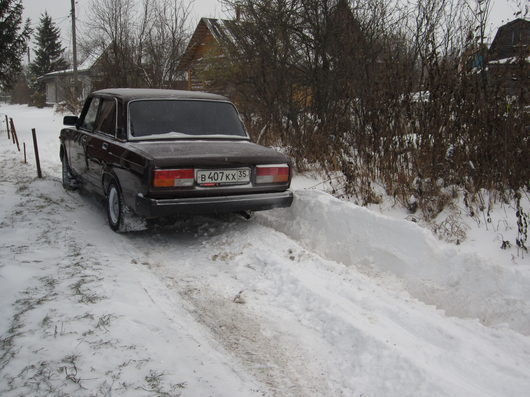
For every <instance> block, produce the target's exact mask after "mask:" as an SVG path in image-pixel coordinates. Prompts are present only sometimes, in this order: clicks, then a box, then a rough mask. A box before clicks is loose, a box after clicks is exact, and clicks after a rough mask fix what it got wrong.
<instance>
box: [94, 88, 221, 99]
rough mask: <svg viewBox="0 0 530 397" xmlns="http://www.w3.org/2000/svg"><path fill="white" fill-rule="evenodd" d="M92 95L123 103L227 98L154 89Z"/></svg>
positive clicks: (193, 92) (105, 92) (203, 93)
mask: <svg viewBox="0 0 530 397" xmlns="http://www.w3.org/2000/svg"><path fill="white" fill-rule="evenodd" d="M92 95H110V96H113V97H117V98H121V99H123V100H124V101H127V102H128V101H132V100H136V99H195V100H201V99H202V100H209V101H228V98H226V97H224V96H222V95H217V94H210V93H207V92H200V91H184V90H164V89H156V88H108V89H104V90H98V91H94V92H93V93H92Z"/></svg>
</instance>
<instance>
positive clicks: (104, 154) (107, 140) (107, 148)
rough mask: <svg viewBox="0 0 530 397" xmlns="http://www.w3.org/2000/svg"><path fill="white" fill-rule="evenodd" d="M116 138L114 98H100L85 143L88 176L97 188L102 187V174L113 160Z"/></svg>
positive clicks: (110, 165) (111, 164) (112, 163)
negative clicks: (94, 119) (91, 130)
mask: <svg viewBox="0 0 530 397" xmlns="http://www.w3.org/2000/svg"><path fill="white" fill-rule="evenodd" d="M115 139H116V100H115V99H114V98H102V99H101V103H100V104H99V111H98V114H97V117H96V123H95V126H94V131H93V133H92V136H91V138H90V140H89V142H88V145H87V160H88V174H87V176H88V178H89V179H90V180H91V182H92V183H94V184H95V185H96V186H97V187H98V188H101V187H102V175H103V172H104V170H105V168H107V167H112V166H113V165H114V162H115V158H114V157H115V156H113V147H114V146H115Z"/></svg>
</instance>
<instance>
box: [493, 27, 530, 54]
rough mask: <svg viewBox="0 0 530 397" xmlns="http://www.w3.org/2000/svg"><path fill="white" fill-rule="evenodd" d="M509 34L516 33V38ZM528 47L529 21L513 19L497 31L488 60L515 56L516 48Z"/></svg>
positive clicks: (529, 40) (529, 43)
mask: <svg viewBox="0 0 530 397" xmlns="http://www.w3.org/2000/svg"><path fill="white" fill-rule="evenodd" d="M510 32H513V33H512V35H513V34H514V33H518V37H517V36H515V37H514V36H512V35H511V34H510ZM524 32H527V33H526V34H525V33H524ZM528 45H530V20H526V19H522V18H517V19H514V20H513V21H510V22H508V23H506V24H504V25H502V26H501V27H500V28H499V29H498V30H497V33H496V34H495V38H494V39H493V42H492V43H491V46H490V49H489V51H488V55H489V59H490V60H497V59H505V58H510V57H513V56H516V55H517V53H516V52H517V48H521V47H527V46H528Z"/></svg>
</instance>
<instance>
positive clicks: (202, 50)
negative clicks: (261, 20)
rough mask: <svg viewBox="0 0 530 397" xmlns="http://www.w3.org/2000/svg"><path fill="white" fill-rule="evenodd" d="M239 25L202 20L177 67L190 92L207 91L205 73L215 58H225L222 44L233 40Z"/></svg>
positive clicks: (234, 22)
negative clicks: (236, 27)
mask: <svg viewBox="0 0 530 397" xmlns="http://www.w3.org/2000/svg"><path fill="white" fill-rule="evenodd" d="M237 23H238V22H237V20H236V21H229V20H223V19H213V18H201V20H200V21H199V23H198V25H197V27H196V28H195V31H194V32H193V35H192V36H191V39H190V42H189V43H188V46H187V48H186V51H185V52H184V54H183V55H182V57H181V58H180V62H179V64H178V66H177V72H178V73H182V74H183V75H184V77H185V81H186V88H187V89H188V90H193V91H202V90H204V89H205V81H204V76H203V74H204V71H205V70H206V69H207V68H209V67H210V66H211V61H212V59H213V58H222V57H224V56H225V54H224V53H223V49H222V43H226V42H227V41H230V40H231V38H232V37H233V36H232V35H233V34H234V30H235V24H237Z"/></svg>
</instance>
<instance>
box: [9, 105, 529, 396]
mask: <svg viewBox="0 0 530 397" xmlns="http://www.w3.org/2000/svg"><path fill="white" fill-rule="evenodd" d="M4 114H7V115H8V116H9V117H12V118H13V119H14V121H15V124H16V127H17V131H18V134H19V139H20V141H21V144H22V141H24V142H26V144H27V146H28V161H29V164H23V163H22V160H23V156H22V154H21V153H19V152H18V151H17V149H16V146H14V145H12V144H11V143H10V142H9V141H8V140H7V136H6V133H5V128H4V127H3V128H2V131H1V132H0V197H1V200H0V300H1V302H2V306H1V309H0V395H2V396H19V395H24V396H34V395H35V396H36V395H38V396H42V395H51V396H73V395H75V396H100V395H101V396H104V395H109V396H110V395H126V396H136V395H137V396H149V395H153V396H154V395H171V396H252V395H256V396H429V397H431V396H466V397H467V396H481V397H482V396H526V395H528V391H529V390H530V260H529V257H528V255H527V254H526V255H523V253H521V252H519V251H517V250H516V248H514V247H512V248H510V249H508V250H500V249H499V248H498V247H499V246H500V244H497V243H498V229H497V230H486V228H485V227H484V225H483V227H477V228H475V229H473V230H469V231H468V236H469V238H468V240H469V241H468V242H464V243H463V244H461V245H460V246H454V245H449V244H447V243H444V242H441V241H439V240H437V239H436V238H435V237H434V236H433V235H432V234H431V232H430V231H427V230H426V229H423V228H421V227H420V226H418V225H417V224H416V223H413V222H410V221H409V220H406V219H400V217H401V215H400V214H399V211H397V210H396V211H394V213H393V214H392V215H393V216H392V217H390V216H388V215H385V214H381V213H380V212H379V211H374V210H370V209H366V208H361V207H358V206H355V205H354V204H351V203H347V202H344V201H340V200H337V199H335V198H333V197H331V196H330V195H328V194H326V193H323V192H320V191H318V190H316V189H303V187H310V186H314V184H316V183H313V182H312V181H311V180H310V179H308V178H298V179H297V180H296V181H295V184H294V186H295V187H298V188H299V190H296V192H295V195H296V197H295V203H294V205H293V207H292V208H290V209H282V210H275V211H268V212H263V213H259V214H256V216H255V217H254V218H253V219H252V220H250V221H246V220H244V219H241V218H239V217H236V216H223V217H195V218H190V219H183V220H181V221H179V222H177V223H174V224H171V225H165V226H162V225H160V226H157V227H155V229H153V230H150V231H146V232H140V233H130V234H116V233H114V232H112V231H111V230H110V228H109V227H108V226H107V224H106V219H105V211H104V208H103V206H102V205H101V203H100V202H99V201H98V200H97V199H95V198H93V197H90V196H87V195H84V194H80V193H78V192H66V191H64V190H63V188H62V186H61V183H60V171H61V167H60V161H59V157H58V146H59V140H58V131H59V129H60V128H61V120H62V115H58V114H55V113H53V112H52V110H51V109H40V110H39V109H34V108H28V107H26V106H12V105H4V104H0V119H1V120H4ZM31 128H36V129H37V135H38V140H39V148H40V154H41V161H42V168H43V173H44V178H43V179H37V178H36V171H35V165H34V164H35V161H34V159H33V150H32V143H31V134H30V129H31ZM508 216H509V215H506V217H508ZM499 222H501V221H499ZM507 222H508V221H507ZM508 223H509V222H508ZM477 226H478V225H477ZM490 229H493V228H492V227H491V226H490ZM504 229H505V230H504V231H503V233H504V234H505V235H508V234H510V233H513V232H514V231H513V227H511V226H510V225H509V224H506V225H504ZM504 238H505V237H504V235H503V239H504Z"/></svg>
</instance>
